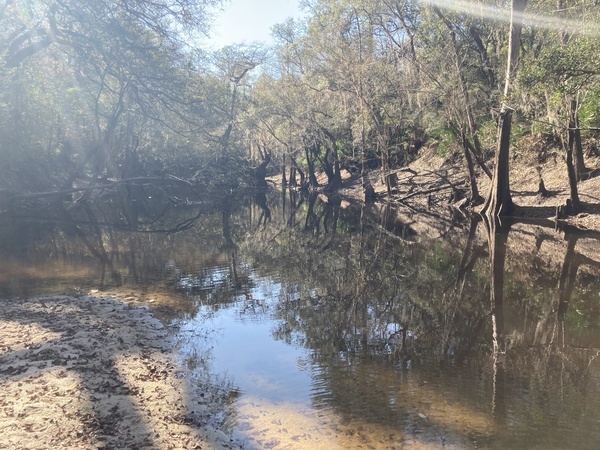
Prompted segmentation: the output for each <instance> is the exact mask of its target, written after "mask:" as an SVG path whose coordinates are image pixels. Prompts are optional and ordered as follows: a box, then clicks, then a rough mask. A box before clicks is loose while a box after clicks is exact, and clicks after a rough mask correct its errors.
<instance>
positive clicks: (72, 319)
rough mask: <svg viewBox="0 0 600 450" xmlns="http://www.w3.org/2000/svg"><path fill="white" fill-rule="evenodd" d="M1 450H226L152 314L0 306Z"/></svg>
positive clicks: (122, 305) (106, 301)
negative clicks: (101, 449)
mask: <svg viewBox="0 0 600 450" xmlns="http://www.w3.org/2000/svg"><path fill="white" fill-rule="evenodd" d="M0 335H1V336H2V339H1V340H0V449H48V448H52V449H58V448H62V449H66V448H68V449H98V448H111V449H117V448H127V449H177V448H185V449H214V448H229V439H228V438H227V437H226V436H225V434H223V433H221V432H220V431H218V430H216V429H215V428H213V427H211V426H210V417H209V416H210V414H209V413H208V410H207V406H206V405H203V404H200V403H201V402H200V403H199V402H198V401H196V400H195V399H197V398H199V397H198V396H201V395H202V393H200V392H193V391H192V389H191V387H190V386H191V385H190V384H189V383H188V382H187V381H186V379H185V377H183V376H182V373H181V372H180V371H179V370H178V369H177V366H176V364H175V359H174V356H173V353H172V349H173V347H174V342H173V341H172V338H170V336H169V333H168V332H167V331H166V330H165V328H164V326H163V325H162V323H161V322H160V321H159V320H157V319H156V318H154V317H153V316H152V314H151V312H150V310H149V309H148V308H146V307H142V306H136V305H132V304H128V303H127V302H123V301H120V300H118V299H116V298H110V297H94V296H80V297H71V296H56V297H44V298H33V299H16V300H14V299H13V300H0Z"/></svg>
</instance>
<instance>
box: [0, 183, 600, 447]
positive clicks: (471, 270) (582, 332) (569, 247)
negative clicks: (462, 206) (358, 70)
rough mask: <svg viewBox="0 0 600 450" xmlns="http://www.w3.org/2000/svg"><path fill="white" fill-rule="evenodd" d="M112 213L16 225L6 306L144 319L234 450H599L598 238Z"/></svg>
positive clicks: (316, 219)
mask: <svg viewBox="0 0 600 450" xmlns="http://www.w3.org/2000/svg"><path fill="white" fill-rule="evenodd" d="M116 204H117V203H116V201H115V203H111V204H104V205H96V206H95V207H94V208H90V209H88V210H87V211H83V212H79V213H77V214H75V213H74V214H67V215H65V214H66V213H64V212H61V213H60V214H50V213H49V214H47V215H46V216H45V217H40V216H39V215H35V216H34V215H31V214H22V215H21V216H19V217H12V218H9V219H6V218H5V220H4V221H3V222H2V226H1V227H0V251H1V252H2V255H3V258H2V262H1V266H2V267H1V271H0V273H2V274H3V275H2V277H1V278H0V295H1V296H2V297H25V296H35V295H47V294H58V293H70V294H73V293H88V292H90V291H91V292H120V293H122V294H124V295H126V294H131V295H132V296H135V297H136V298H138V299H141V301H143V302H145V303H146V304H148V305H150V307H151V308H152V309H153V310H154V311H155V314H156V315H157V316H158V317H160V318H161V320H163V321H164V322H165V323H166V325H168V326H169V327H170V328H171V329H172V330H173V333H175V335H176V340H177V342H178V348H177V351H178V355H179V358H180V361H181V364H182V365H183V366H184V367H185V374H184V375H183V376H185V377H186V378H188V380H189V381H190V383H193V384H196V385H197V386H199V387H202V389H204V391H203V394H202V396H201V398H198V399H197V401H198V402H204V403H211V404H214V405H215V407H214V409H213V410H212V412H211V415H212V417H210V420H212V421H216V422H218V423H219V425H220V426H221V428H222V429H223V430H224V431H226V432H227V433H229V434H230V435H231V438H232V445H234V446H235V445H239V446H243V447H244V448H257V449H258V448H311V449H313V448H328V449H330V448H405V447H407V448H544V449H546V448H596V447H597V445H598V444H599V443H600V361H599V359H600V357H599V356H600V296H599V295H600V277H599V274H600V241H598V239H597V237H596V236H593V235H588V234H586V233H580V232H577V231H576V230H572V229H569V230H564V229H563V230H557V229H554V228H552V227H549V226H548V224H547V223H545V222H543V223H542V222H540V223H539V224H537V225H536V224H522V223H511V224H488V223H486V222H485V221H483V220H481V219H477V218H469V217H463V216H462V215H461V214H456V213H455V212H454V213H453V212H452V211H450V210H448V211H442V212H440V211H437V212H433V211H427V210H425V211H415V210H409V209H406V208H401V207H398V206H391V205H387V206H386V205H367V206H365V205H362V204H358V203H357V204H354V203H352V202H349V201H345V200H341V199H335V198H327V197H325V196H323V195H320V196H318V195H312V196H311V197H308V198H307V197H303V196H301V195H300V194H297V193H295V192H284V193H269V194H268V195H265V194H252V195H239V196H234V195H231V196H228V197H227V198H225V199H221V200H220V201H218V202H206V203H198V204H186V205H179V206H169V207H164V208H163V207H162V206H161V205H154V204H151V203H149V204H148V205H146V206H145V208H144V209H143V210H137V211H136V214H135V217H134V218H132V215H131V214H130V213H127V210H128V209H130V208H124V209H123V206H122V205H121V206H120V208H122V209H121V210H120V209H119V208H117V207H116V206H115V205H116ZM119 211H124V212H121V213H119ZM208 419H209V418H207V420H208Z"/></svg>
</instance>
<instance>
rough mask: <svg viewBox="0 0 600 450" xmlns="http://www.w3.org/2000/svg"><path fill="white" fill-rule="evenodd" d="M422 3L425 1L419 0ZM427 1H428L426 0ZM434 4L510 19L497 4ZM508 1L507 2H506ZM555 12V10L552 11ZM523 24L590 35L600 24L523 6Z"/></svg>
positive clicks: (598, 33)
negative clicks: (529, 10) (539, 11)
mask: <svg viewBox="0 0 600 450" xmlns="http://www.w3.org/2000/svg"><path fill="white" fill-rule="evenodd" d="M421 2H422V3H425V1H423V0H421ZM427 3H429V1H427ZM431 3H434V4H435V5H436V6H438V7H440V8H443V9H447V10H451V11H454V12H457V13H462V14H469V15H472V16H477V17H480V18H482V19H485V20H492V21H497V22H498V21H504V22H508V21H509V20H510V9H509V8H500V7H498V6H492V5H486V4H484V3H482V2H477V1H462V0H433V1H432V2H431ZM506 3H508V2H506ZM554 12H555V13H557V11H556V10H555V11H554ZM523 24H524V25H525V26H529V27H534V28H542V29H547V30H556V31H562V30H567V31H568V32H569V33H571V34H579V35H585V36H591V37H600V26H599V25H600V24H599V23H598V22H597V21H592V20H590V21H585V20H580V19H578V20H574V19H569V18H565V17H561V16H558V15H554V16H553V15H549V14H538V13H532V12H528V10H527V7H526V8H525V14H524V17H523Z"/></svg>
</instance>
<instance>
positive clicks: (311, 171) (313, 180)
mask: <svg viewBox="0 0 600 450" xmlns="http://www.w3.org/2000/svg"><path fill="white" fill-rule="evenodd" d="M304 152H305V155H306V165H307V166H308V180H309V183H310V185H311V186H312V187H313V188H317V187H319V182H318V181H317V176H316V174H315V160H314V159H313V158H312V155H311V153H313V151H312V149H311V148H309V146H305V147H304Z"/></svg>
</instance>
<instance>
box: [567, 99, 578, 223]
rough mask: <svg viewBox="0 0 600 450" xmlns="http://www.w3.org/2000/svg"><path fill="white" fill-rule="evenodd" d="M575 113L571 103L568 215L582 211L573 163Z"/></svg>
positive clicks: (568, 154) (568, 143) (568, 146)
mask: <svg viewBox="0 0 600 450" xmlns="http://www.w3.org/2000/svg"><path fill="white" fill-rule="evenodd" d="M575 123H576V119H575V113H574V111H573V101H572V102H571V107H570V108H569V129H568V130H567V133H568V141H567V148H566V152H567V155H566V156H567V158H566V160H567V173H568V175H569V191H570V200H571V202H570V205H569V207H567V214H576V213H578V212H579V211H581V201H580V200H579V191H578V189H577V181H578V177H577V170H576V168H575V164H574V163H573V153H574V148H575V145H576V136H575V127H576V125H575Z"/></svg>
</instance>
